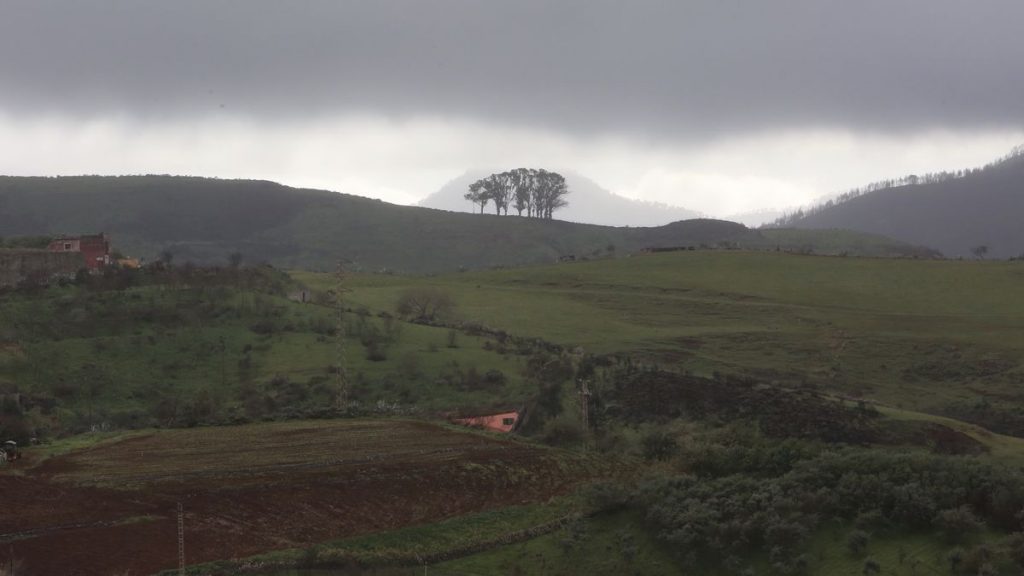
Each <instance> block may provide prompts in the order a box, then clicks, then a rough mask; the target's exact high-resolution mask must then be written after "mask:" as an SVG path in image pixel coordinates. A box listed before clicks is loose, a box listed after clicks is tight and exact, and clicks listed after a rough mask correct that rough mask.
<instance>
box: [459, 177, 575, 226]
mask: <svg viewBox="0 0 1024 576" xmlns="http://www.w3.org/2000/svg"><path fill="white" fill-rule="evenodd" d="M568 193H569V188H568V186H567V185H566V183H565V178H564V177H563V176H562V175H561V174H558V173H557V172H548V171H547V170H543V169H541V170H535V169H533V168H516V169H515V170H510V171H507V172H501V173H498V174H491V175H490V176H488V177H486V178H481V179H480V180H477V181H476V182H473V183H472V184H470V185H469V191H468V192H467V193H466V194H465V195H464V198H466V199H467V200H469V201H471V202H473V203H474V204H479V205H480V213H481V214H482V213H483V211H484V207H485V206H486V205H487V203H488V202H494V212H495V214H499V215H501V214H504V215H508V208H509V205H510V204H512V206H513V207H514V208H515V210H516V213H517V214H518V215H520V216H522V215H523V211H524V210H525V211H526V215H527V216H528V217H533V218H547V219H550V218H552V216H553V214H554V212H555V210H558V209H559V208H562V207H565V206H567V205H568V204H569V203H568V202H567V201H566V200H565V196H566V195H567V194H568Z"/></svg>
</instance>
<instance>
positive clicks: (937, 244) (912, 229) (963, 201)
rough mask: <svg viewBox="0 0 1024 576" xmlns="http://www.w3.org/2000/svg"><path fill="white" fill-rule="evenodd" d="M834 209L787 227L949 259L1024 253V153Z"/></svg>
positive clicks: (893, 188) (856, 199)
mask: <svg viewBox="0 0 1024 576" xmlns="http://www.w3.org/2000/svg"><path fill="white" fill-rule="evenodd" d="M904 180H906V179H904ZM830 204H831V205H826V206H825V207H821V208H819V209H815V210H812V211H810V213H808V214H806V215H803V216H801V217H797V218H792V219H788V220H787V221H786V222H785V226H787V227H796V228H815V229H819V228H846V229H850V230H858V231H861V232H871V233H875V234H882V235H885V236H888V237H890V238H896V239H899V240H903V241H905V242H910V243H913V244H919V245H925V246H930V247H932V248H935V249H937V250H939V251H941V252H942V253H943V254H945V255H946V256H949V257H956V256H964V257H968V256H971V255H972V249H973V248H975V247H977V246H986V247H987V248H988V256H989V257H995V258H1009V257H1016V256H1020V255H1021V254H1024V226H1021V223H1020V216H1021V214H1024V154H1013V155H1010V156H1009V157H1007V158H1006V159H1004V160H1002V161H999V162H995V163H993V164H990V165H988V166H986V167H985V168H982V169H976V170H968V171H966V172H964V173H958V174H956V175H940V177H939V178H935V179H932V180H931V181H925V183H917V184H909V183H908V184H904V185H898V186H889V187H884V188H882V189H879V190H875V191H872V192H868V193H865V194H862V195H859V196H854V197H852V198H850V199H848V200H846V201H841V202H837V203H830Z"/></svg>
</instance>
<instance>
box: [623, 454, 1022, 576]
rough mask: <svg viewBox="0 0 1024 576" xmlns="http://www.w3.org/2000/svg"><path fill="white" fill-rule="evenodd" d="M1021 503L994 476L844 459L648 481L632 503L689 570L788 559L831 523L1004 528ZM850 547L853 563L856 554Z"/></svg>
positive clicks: (889, 457) (1018, 487) (956, 465)
mask: <svg viewBox="0 0 1024 576" xmlns="http://www.w3.org/2000/svg"><path fill="white" fill-rule="evenodd" d="M1022 496H1024V478H1021V477H1020V475H1019V474H1018V473H1016V472H1015V471H1013V470H1010V469H1008V468H1003V467H1001V466H997V465H993V464H989V463H985V462H981V461H977V460H973V459H966V458H956V457H943V456H934V455H927V454H909V453H908V454H896V453H890V452H882V451H873V450H863V449H845V450H835V451H829V452H825V453H822V454H819V455H817V456H814V457H810V458H808V459H806V460H802V461H799V462H797V463H795V464H794V466H793V467H792V470H790V471H789V472H786V473H785V474H783V475H781V476H778V477H774V478H753V477H749V476H745V475H739V474H730V475H727V476H720V477H704V478H698V477H697V476H692V475H684V476H677V477H672V478H661V479H655V480H651V481H649V482H648V483H647V484H645V485H644V486H643V487H642V488H641V489H640V490H639V492H638V494H637V502H639V503H640V506H641V507H642V509H643V510H644V511H645V512H646V514H647V517H648V519H649V520H650V521H651V522H652V524H653V525H654V526H655V527H656V531H657V534H658V537H659V538H660V539H662V540H663V541H664V542H666V543H667V544H670V545H671V546H673V547H678V548H679V549H684V550H691V551H693V558H692V559H693V561H699V562H719V561H721V560H722V559H724V558H726V557H728V556H730V555H744V554H749V553H751V552H753V551H755V550H765V551H770V550H773V549H778V550H779V551H780V552H779V554H784V555H788V556H789V557H795V556H796V555H798V553H799V552H800V551H801V550H802V548H803V545H804V542H805V540H806V538H807V536H808V535H809V534H810V533H811V532H813V531H814V530H815V529H816V528H817V527H818V526H819V525H820V524H821V522H822V521H823V520H827V519H830V518H840V519H843V520H845V521H852V520H854V519H856V518H858V517H859V518H860V519H861V520H865V521H869V523H871V524H875V525H877V524H879V523H883V522H884V523H888V524H892V525H895V526H900V527H904V528H910V529H926V530H927V529H939V530H942V531H944V532H946V533H950V532H952V531H956V532H959V533H964V532H970V531H972V530H976V529H978V528H980V527H981V523H982V522H989V523H992V524H994V525H997V524H999V523H1000V522H1005V520H1006V518H1005V517H1006V515H1007V513H1008V511H1007V509H1006V508H1005V507H1006V506H1008V505H1009V506H1013V508H1011V510H1010V511H1011V512H1012V513H1013V514H1016V513H1018V512H1020V510H1021V506H1020V504H1019V503H1020V502H1021V500H1020V498H1021V497H1022ZM860 531H861V530H858V532H860ZM865 534H866V532H865ZM851 538H852V537H851ZM857 540H858V542H857V543H856V546H855V545H854V544H855V543H854V542H853V541H852V540H851V541H850V546H851V550H852V549H853V548H856V549H857V552H858V553H860V552H861V551H863V548H864V546H863V545H862V543H861V542H860V540H861V539H860V538H858V539H857ZM863 544H866V543H863Z"/></svg>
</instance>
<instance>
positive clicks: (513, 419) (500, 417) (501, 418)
mask: <svg viewBox="0 0 1024 576" xmlns="http://www.w3.org/2000/svg"><path fill="white" fill-rule="evenodd" d="M452 421H453V422H455V423H456V424H462V425H463V426H470V427H473V428H483V429H485V430H492V431H494V432H505V433H508V432H512V431H513V430H515V429H516V425H517V424H518V423H519V412H502V413H500V414H489V415H486V416H471V417H469V418H456V419H454V420H452Z"/></svg>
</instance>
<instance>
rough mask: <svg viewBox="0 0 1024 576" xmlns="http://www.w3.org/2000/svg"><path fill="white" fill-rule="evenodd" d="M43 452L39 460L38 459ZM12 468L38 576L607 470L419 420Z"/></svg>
mask: <svg viewBox="0 0 1024 576" xmlns="http://www.w3.org/2000/svg"><path fill="white" fill-rule="evenodd" d="M33 460H34V462H33ZM26 461H27V462H26V463H25V466H22V467H20V468H18V469H13V467H12V468H11V469H8V470H6V471H5V472H4V473H0V493H3V494H4V495H5V498H7V499H8V501H11V502H17V503H18V505H17V506H16V507H14V508H12V509H11V510H13V512H12V513H10V514H4V515H3V516H2V517H0V543H3V544H6V545H5V546H3V548H4V551H3V553H0V557H6V556H7V555H9V554H10V553H11V551H13V554H14V556H15V558H17V559H20V560H21V561H22V562H23V564H24V568H25V570H26V571H27V572H28V573H30V574H67V575H76V574H79V575H91V574H111V573H118V574H120V573H128V574H149V573H153V572H156V571H159V570H162V569H167V568H172V567H174V566H175V565H176V562H177V551H176V546H177V540H176V515H175V510H176V506H177V503H178V502H181V503H182V504H183V506H184V509H185V525H186V535H185V538H186V540H187V550H188V563H189V564H194V563H199V562H207V561H212V560H218V559H227V558H237V557H244V556H248V555H253V554H256V553H259V552H266V551H268V550H275V549H282V548H295V547H300V546H304V545H310V544H313V543H317V542H321V541H325V540H329V539H333V538H340V537H346V536H352V535H356V534H361V533H369V532H375V531H380V530H388V529H394V528H397V527H402V526H409V525H416V524H423V523H428V522H433V521H436V520H439V519H443V518H449V517H453V516H458V515H462V514H466V513H469V512H475V511H480V510H485V509H494V508H500V507H504V506H509V505H514V504H522V503H528V502H537V501H543V500H546V499H548V498H550V497H551V496H554V495H557V494H560V493H564V492H565V491H567V490H569V489H570V488H571V487H572V486H573V485H574V484H575V483H577V482H579V481H582V480H585V479H587V478H589V477H593V476H595V475H598V474H601V473H602V472H603V471H606V470H607V468H608V467H607V465H606V464H603V463H599V462H597V461H596V460H590V459H588V458H586V457H583V456H577V455H573V454H569V453H565V452H561V451H557V450H552V449H545V448H542V447H537V446H533V445H529V444H524V443H521V442H516V441H510V440H505V439H501V438H495V437H490V436H487V435H484V434H480V433H473V432H462V431H458V430H452V429H448V428H445V427H443V426H440V425H435V424H430V423H424V422H417V421H408V420H357V421H356V420H349V421H323V422H319V421H318V422H287V423H270V424H257V425H249V426H239V427H222V428H205V429H201V430H171V431H153V432H143V433H133V434H128V435H125V436H122V437H118V438H114V439H111V440H108V441H104V442H101V443H99V444H97V445H95V446H92V447H87V448H81V449H76V450H72V451H70V452H68V453H66V454H63V455H57V456H52V457H49V458H44V456H43V454H42V452H41V450H38V449H37V450H36V451H35V452H34V453H33V452H32V451H30V452H29V455H28V458H26Z"/></svg>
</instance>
